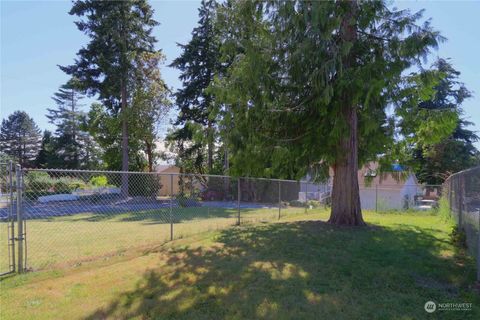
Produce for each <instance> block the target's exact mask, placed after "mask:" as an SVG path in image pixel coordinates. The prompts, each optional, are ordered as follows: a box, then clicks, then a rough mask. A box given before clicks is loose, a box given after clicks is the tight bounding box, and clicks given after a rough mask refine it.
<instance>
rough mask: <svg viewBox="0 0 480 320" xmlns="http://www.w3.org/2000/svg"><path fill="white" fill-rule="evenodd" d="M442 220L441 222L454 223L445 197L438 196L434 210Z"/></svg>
mask: <svg viewBox="0 0 480 320" xmlns="http://www.w3.org/2000/svg"><path fill="white" fill-rule="evenodd" d="M434 212H435V213H436V214H438V216H439V217H440V218H441V219H442V220H443V222H449V223H454V221H453V217H452V213H451V212H450V204H449V202H448V199H447V198H445V197H442V198H440V200H439V201H438V207H436V208H435V211H434Z"/></svg>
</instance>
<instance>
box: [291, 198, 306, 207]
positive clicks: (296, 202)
mask: <svg viewBox="0 0 480 320" xmlns="http://www.w3.org/2000/svg"><path fill="white" fill-rule="evenodd" d="M288 205H289V206H291V207H300V208H303V207H305V206H306V205H308V204H307V203H305V202H302V201H299V200H292V201H290V202H289V203H288Z"/></svg>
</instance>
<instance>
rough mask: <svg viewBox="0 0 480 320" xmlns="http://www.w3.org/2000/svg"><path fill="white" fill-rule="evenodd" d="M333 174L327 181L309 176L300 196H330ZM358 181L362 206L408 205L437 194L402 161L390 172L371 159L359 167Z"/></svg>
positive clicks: (323, 198)
mask: <svg viewBox="0 0 480 320" xmlns="http://www.w3.org/2000/svg"><path fill="white" fill-rule="evenodd" d="M330 175H331V177H330V178H329V179H328V181H326V182H325V183H313V182H311V178H310V176H308V175H307V176H306V177H305V178H304V179H302V180H304V181H307V182H304V183H301V186H300V193H299V200H300V201H305V200H317V201H325V199H327V198H329V197H330V196H331V192H332V183H333V170H330ZM358 185H359V189H360V190H359V191H360V202H361V205H362V209H367V210H375V208H377V209H379V210H384V209H406V208H411V207H413V206H414V205H415V201H416V199H417V197H419V196H422V197H423V198H426V197H428V196H430V197H432V198H434V197H436V196H437V193H438V192H437V191H436V190H430V192H429V194H428V196H425V195H424V187H423V186H422V185H420V184H419V183H418V181H417V178H416V177H415V175H414V174H413V173H412V172H410V171H409V170H406V169H404V168H403V167H402V166H401V165H398V164H394V165H392V169H391V171H390V172H382V173H380V172H379V171H378V163H376V162H370V163H368V164H367V165H365V166H364V167H363V168H361V169H360V170H358Z"/></svg>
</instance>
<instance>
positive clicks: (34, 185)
mask: <svg viewBox="0 0 480 320" xmlns="http://www.w3.org/2000/svg"><path fill="white" fill-rule="evenodd" d="M84 188H87V184H86V183H85V182H84V181H83V180H81V179H77V178H74V177H68V176H64V177H52V176H50V175H49V174H48V173H46V172H39V171H32V172H28V173H27V174H26V176H25V190H26V191H27V192H28V193H30V194H32V195H35V196H42V195H47V194H59V193H72V191H75V190H77V189H84Z"/></svg>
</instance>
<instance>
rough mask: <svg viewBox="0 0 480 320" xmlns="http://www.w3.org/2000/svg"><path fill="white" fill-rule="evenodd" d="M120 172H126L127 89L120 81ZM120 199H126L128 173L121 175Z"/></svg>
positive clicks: (123, 82)
mask: <svg viewBox="0 0 480 320" xmlns="http://www.w3.org/2000/svg"><path fill="white" fill-rule="evenodd" d="M121 90H122V171H124V172H127V171H128V123H127V121H128V119H127V118H128V116H127V88H126V84H125V81H122V88H121ZM122 197H124V198H128V173H122Z"/></svg>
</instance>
